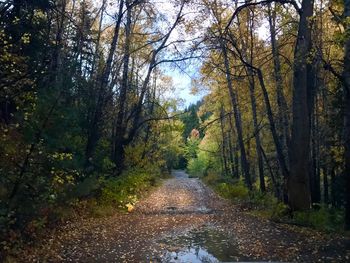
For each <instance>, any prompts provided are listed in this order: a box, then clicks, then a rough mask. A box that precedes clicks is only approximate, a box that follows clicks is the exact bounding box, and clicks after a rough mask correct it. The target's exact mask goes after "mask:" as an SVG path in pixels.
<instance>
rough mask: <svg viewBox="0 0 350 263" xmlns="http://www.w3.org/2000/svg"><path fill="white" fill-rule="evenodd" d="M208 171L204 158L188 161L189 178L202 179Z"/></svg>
mask: <svg viewBox="0 0 350 263" xmlns="http://www.w3.org/2000/svg"><path fill="white" fill-rule="evenodd" d="M207 169H208V161H207V160H206V159H205V158H204V157H198V158H193V159H190V160H189V162H188V164H187V170H188V173H189V174H190V176H191V177H202V176H204V175H205V173H206V171H207Z"/></svg>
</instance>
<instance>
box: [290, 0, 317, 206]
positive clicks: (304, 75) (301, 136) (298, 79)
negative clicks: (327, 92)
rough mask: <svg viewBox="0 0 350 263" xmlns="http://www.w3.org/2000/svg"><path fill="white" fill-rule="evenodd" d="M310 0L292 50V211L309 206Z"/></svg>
mask: <svg viewBox="0 0 350 263" xmlns="http://www.w3.org/2000/svg"><path fill="white" fill-rule="evenodd" d="M312 15H313V0H303V2H302V9H301V15H300V21H299V29H298V36H297V42H296V46H295V51H294V78H293V123H292V137H291V143H290V148H289V156H290V175H289V178H288V199H289V205H290V207H291V209H292V210H294V211H295V210H307V209H309V208H310V206H311V198H310V187H309V160H310V117H309V116H310V113H309V108H310V105H308V103H309V102H310V98H308V94H310V92H309V90H308V88H309V87H308V56H309V51H310V50H309V48H310V43H311V22H312V21H311V19H312Z"/></svg>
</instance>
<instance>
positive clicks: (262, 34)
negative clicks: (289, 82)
mask: <svg viewBox="0 0 350 263" xmlns="http://www.w3.org/2000/svg"><path fill="white" fill-rule="evenodd" d="M101 2H102V0H94V4H95V5H96V7H99V6H100V5H101ZM108 2H109V1H108ZM111 3H113V1H111ZM154 3H156V6H157V7H158V9H159V10H160V11H161V12H162V14H164V15H165V16H166V17H167V20H169V21H170V23H172V21H174V17H175V16H176V13H177V11H178V9H179V8H178V7H177V8H174V6H173V4H172V1H168V0H154ZM116 8H117V5H108V9H107V12H108V13H109V14H113V13H115V12H116ZM194 11H195V10H191V9H189V8H187V9H185V10H184V13H186V18H187V19H191V18H194V17H195V16H196V12H194ZM265 22H266V23H263V24H262V25H261V26H260V28H259V29H258V36H259V38H261V39H264V40H266V39H267V38H268V28H267V21H265ZM206 23H207V24H208V26H209V24H210V21H209V20H207V21H206ZM168 26H169V25H168ZM205 26H206V25H204V28H205ZM200 33H201V32H198V34H200ZM187 37H188V38H191V37H193V36H186V34H185V33H184V32H183V29H178V28H175V30H174V31H173V32H172V34H171V36H170V38H169V42H171V41H174V40H176V39H179V38H187ZM187 64H188V67H182V70H180V69H178V68H176V67H174V66H171V65H169V64H164V65H161V66H160V68H161V70H162V72H163V73H164V74H165V75H167V76H169V77H171V78H172V80H173V81H172V82H173V86H174V89H173V91H171V92H168V93H167V94H164V96H165V97H168V98H170V99H174V98H175V99H180V100H182V101H183V103H182V105H180V107H187V106H188V105H190V104H193V103H196V102H197V101H198V100H200V99H201V98H202V97H203V96H205V95H206V94H205V92H201V93H199V94H192V93H191V90H192V80H193V79H195V78H198V76H199V70H200V65H199V64H198V62H194V61H193V63H192V61H189V62H188V63H187ZM184 72H185V73H184Z"/></svg>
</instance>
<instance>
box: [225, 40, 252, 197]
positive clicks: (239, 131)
mask: <svg viewBox="0 0 350 263" xmlns="http://www.w3.org/2000/svg"><path fill="white" fill-rule="evenodd" d="M220 42H221V49H222V52H223V56H224V64H225V71H226V79H227V88H228V91H229V94H230V98H231V102H232V107H233V114H234V117H235V124H236V129H237V136H238V143H239V148H240V151H241V164H242V170H243V173H244V180H245V183H246V185H247V187H248V188H249V189H250V190H251V189H252V182H251V178H250V171H249V162H248V160H247V155H246V150H245V145H244V140H243V130H242V120H241V114H240V111H239V107H238V101H237V96H236V93H235V91H234V90H233V83H232V78H231V72H230V70H231V69H230V62H229V60H228V54H227V48H226V44H225V43H224V40H223V39H221V40H220Z"/></svg>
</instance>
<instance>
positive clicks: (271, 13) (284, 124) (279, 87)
mask: <svg viewBox="0 0 350 263" xmlns="http://www.w3.org/2000/svg"><path fill="white" fill-rule="evenodd" d="M268 17H269V29H270V35H271V51H272V57H273V66H274V78H275V82H276V101H277V106H278V113H277V119H278V121H277V129H278V134H279V137H280V141H281V145H282V147H283V148H284V149H286V148H287V146H288V144H289V143H288V142H289V118H288V105H287V102H286V98H285V96H284V93H283V80H282V74H281V62H280V57H279V47H278V43H277V40H276V10H275V7H274V8H273V9H272V7H271V4H269V5H268Z"/></svg>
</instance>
